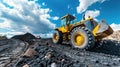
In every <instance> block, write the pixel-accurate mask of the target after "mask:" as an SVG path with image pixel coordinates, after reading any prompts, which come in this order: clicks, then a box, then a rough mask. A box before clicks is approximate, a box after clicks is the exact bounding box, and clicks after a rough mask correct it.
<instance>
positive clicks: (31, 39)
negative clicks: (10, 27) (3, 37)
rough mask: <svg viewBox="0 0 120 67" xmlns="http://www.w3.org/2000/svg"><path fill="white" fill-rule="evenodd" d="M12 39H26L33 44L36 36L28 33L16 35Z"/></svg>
mask: <svg viewBox="0 0 120 67" xmlns="http://www.w3.org/2000/svg"><path fill="white" fill-rule="evenodd" d="M11 39H19V40H22V41H26V42H28V43H29V44H32V42H33V39H36V37H35V36H34V35H32V34H31V33H26V34H23V35H15V36H13V37H12V38H11Z"/></svg>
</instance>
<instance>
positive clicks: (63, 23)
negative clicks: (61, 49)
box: [61, 19, 66, 27]
mask: <svg viewBox="0 0 120 67" xmlns="http://www.w3.org/2000/svg"><path fill="white" fill-rule="evenodd" d="M65 23H66V19H63V20H61V26H64V27H65V26H66V24H65Z"/></svg>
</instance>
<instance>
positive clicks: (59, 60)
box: [0, 36, 120, 67]
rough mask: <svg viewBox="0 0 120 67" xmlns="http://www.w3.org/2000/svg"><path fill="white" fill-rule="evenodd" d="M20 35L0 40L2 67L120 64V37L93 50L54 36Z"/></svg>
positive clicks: (109, 66) (107, 66)
mask: <svg viewBox="0 0 120 67" xmlns="http://www.w3.org/2000/svg"><path fill="white" fill-rule="evenodd" d="M19 37H20V38H22V37H23V36H22V37H21V36H19ZM19 37H18V39H17V38H16V37H13V38H12V39H6V40H0V67H120V41H119V40H118V41H117V40H115V39H112V38H109V37H107V38H105V39H103V40H102V41H101V42H100V43H96V44H95V45H100V46H98V47H94V48H93V49H92V50H80V49H78V48H73V47H71V45H70V44H54V43H52V39H51V38H48V39H34V40H33V41H32V42H31V43H32V44H31V43H27V42H29V38H28V39H27V38H26V39H25V40H21V39H19ZM26 37H27V36H26ZM29 37H34V36H29ZM116 37H117V36H116ZM116 37H115V38H116ZM30 40H31V38H30Z"/></svg>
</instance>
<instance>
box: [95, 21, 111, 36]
mask: <svg viewBox="0 0 120 67" xmlns="http://www.w3.org/2000/svg"><path fill="white" fill-rule="evenodd" d="M95 28H98V29H97V31H96V36H97V37H98V38H104V37H106V36H109V35H110V34H112V33H113V29H112V28H111V27H110V26H109V25H108V24H107V23H106V22H105V21H101V22H100V23H99V24H98V25H97V26H96V27H95Z"/></svg>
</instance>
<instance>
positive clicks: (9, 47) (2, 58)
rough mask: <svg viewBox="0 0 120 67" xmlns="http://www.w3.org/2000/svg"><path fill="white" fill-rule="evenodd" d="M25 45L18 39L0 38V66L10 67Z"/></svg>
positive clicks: (24, 48) (24, 49)
mask: <svg viewBox="0 0 120 67" xmlns="http://www.w3.org/2000/svg"><path fill="white" fill-rule="evenodd" d="M27 47H28V44H27V43H25V42H22V41H20V40H12V39H5V40H0V67H12V66H11V65H12V64H13V63H15V60H17V58H18V57H19V56H20V55H21V54H23V53H24V51H26V49H27Z"/></svg>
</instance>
